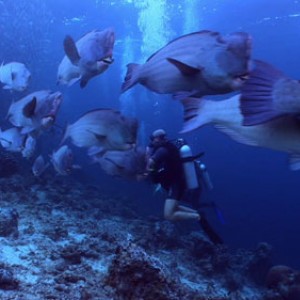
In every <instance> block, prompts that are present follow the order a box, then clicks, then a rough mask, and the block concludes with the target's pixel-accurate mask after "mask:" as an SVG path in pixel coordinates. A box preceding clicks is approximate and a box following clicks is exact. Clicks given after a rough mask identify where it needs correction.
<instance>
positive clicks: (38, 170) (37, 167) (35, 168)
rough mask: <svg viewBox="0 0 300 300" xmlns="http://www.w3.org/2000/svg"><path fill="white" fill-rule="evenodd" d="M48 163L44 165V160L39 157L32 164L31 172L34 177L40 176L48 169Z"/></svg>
mask: <svg viewBox="0 0 300 300" xmlns="http://www.w3.org/2000/svg"><path fill="white" fill-rule="evenodd" d="M48 166H49V163H45V160H44V158H43V156H42V155H39V156H38V157H37V158H36V159H35V160H34V162H33V165H32V168H31V171H32V173H33V175H34V176H36V177H39V176H41V175H42V174H43V173H44V171H45V170H46V169H47V168H48Z"/></svg>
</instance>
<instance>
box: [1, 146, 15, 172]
mask: <svg viewBox="0 0 300 300" xmlns="http://www.w3.org/2000/svg"><path fill="white" fill-rule="evenodd" d="M18 170H19V167H18V160H17V159H16V158H15V156H14V154H12V153H9V152H7V151H4V150H2V149H0V178H1V177H10V176H12V175H13V174H16V173H17V172H18Z"/></svg>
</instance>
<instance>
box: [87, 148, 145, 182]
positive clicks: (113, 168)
mask: <svg viewBox="0 0 300 300" xmlns="http://www.w3.org/2000/svg"><path fill="white" fill-rule="evenodd" d="M145 154H146V153H145V150H144V149H143V148H141V147H135V148H132V149H129V150H125V151H107V152H105V153H104V154H103V155H95V156H94V157H93V158H94V161H97V162H98V163H99V164H100V166H101V168H102V170H104V171H105V173H106V174H108V175H111V176H114V177H122V178H126V179H134V180H136V179H137V178H138V176H139V175H140V174H143V173H144V172H145V170H146V159H145Z"/></svg>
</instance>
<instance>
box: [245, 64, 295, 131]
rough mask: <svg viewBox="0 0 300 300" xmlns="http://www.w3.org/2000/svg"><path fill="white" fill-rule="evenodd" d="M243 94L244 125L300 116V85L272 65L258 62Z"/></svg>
mask: <svg viewBox="0 0 300 300" xmlns="http://www.w3.org/2000/svg"><path fill="white" fill-rule="evenodd" d="M255 66H256V67H255V69H254V70H253V71H251V72H250V74H249V79H248V80H246V82H245V84H244V85H243V87H242V91H241V94H242V96H241V111H242V114H243V116H244V122H243V124H244V125H247V126H251V125H257V124H261V123H264V122H268V121H270V120H272V119H274V118H278V117H280V116H282V115H287V114H298V115H299V114H300V83H299V81H298V80H294V79H290V78H288V77H287V76H285V75H284V74H283V72H281V71H280V70H277V69H276V68H274V67H273V66H272V65H270V64H268V63H266V62H263V61H255Z"/></svg>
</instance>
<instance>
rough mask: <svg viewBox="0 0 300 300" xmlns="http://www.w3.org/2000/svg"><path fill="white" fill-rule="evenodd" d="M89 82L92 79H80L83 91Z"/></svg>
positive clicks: (85, 77)
mask: <svg viewBox="0 0 300 300" xmlns="http://www.w3.org/2000/svg"><path fill="white" fill-rule="evenodd" d="M89 80H90V77H88V76H82V77H81V79H80V87H81V88H82V89H83V88H84V87H85V86H86V85H87V83H88V82H89Z"/></svg>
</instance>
